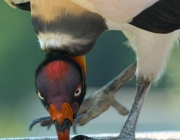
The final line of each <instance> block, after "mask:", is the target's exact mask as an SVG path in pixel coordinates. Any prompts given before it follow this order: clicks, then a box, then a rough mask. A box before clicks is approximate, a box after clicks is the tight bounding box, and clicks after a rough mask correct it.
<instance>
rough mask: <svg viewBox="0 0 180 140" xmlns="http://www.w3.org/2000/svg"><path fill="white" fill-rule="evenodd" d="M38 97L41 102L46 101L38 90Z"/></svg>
mask: <svg viewBox="0 0 180 140" xmlns="http://www.w3.org/2000/svg"><path fill="white" fill-rule="evenodd" d="M38 96H39V98H40V99H41V100H44V97H42V96H41V93H40V92H39V90H38Z"/></svg>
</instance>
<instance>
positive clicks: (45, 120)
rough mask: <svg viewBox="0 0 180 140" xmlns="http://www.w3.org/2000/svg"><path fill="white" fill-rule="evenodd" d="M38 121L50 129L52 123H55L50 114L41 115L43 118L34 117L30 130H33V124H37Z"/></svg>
mask: <svg viewBox="0 0 180 140" xmlns="http://www.w3.org/2000/svg"><path fill="white" fill-rule="evenodd" d="M37 123H40V125H41V126H43V127H46V126H47V129H48V130H49V128H50V127H51V125H52V124H53V122H52V120H51V118H50V117H49V116H47V117H41V118H36V119H34V120H33V121H32V122H31V123H30V125H29V131H31V130H32V128H33V126H34V125H36V124H37Z"/></svg>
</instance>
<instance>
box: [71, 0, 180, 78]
mask: <svg viewBox="0 0 180 140" xmlns="http://www.w3.org/2000/svg"><path fill="white" fill-rule="evenodd" d="M71 1H73V2H74V3H76V4H78V5H80V6H82V7H84V8H87V9H88V10H91V11H92V12H96V13H98V14H100V15H102V16H103V17H104V18H105V19H106V23H107V26H108V29H109V30H121V31H123V33H124V34H125V35H126V37H127V38H128V40H129V44H130V46H131V47H132V48H133V49H134V51H135V52H136V58H137V70H136V75H137V76H138V75H143V76H144V78H149V79H150V81H151V82H155V81H157V80H158V79H159V78H160V77H161V75H162V74H163V72H164V70H165V67H166V63H167V60H168V58H169V55H170V52H171V50H172V48H173V46H174V43H175V42H176V41H177V40H178V37H179V33H180V32H179V30H177V31H174V32H172V33H169V34H156V33H151V32H148V31H145V30H142V29H139V28H137V27H135V26H132V25H130V24H128V23H129V22H131V21H132V20H133V18H134V17H135V16H137V15H138V14H139V13H140V12H142V11H143V10H144V9H146V8H148V7H150V6H151V5H153V4H154V3H156V2H157V1H158V0H137V1H134V0H98V1H97V0H71Z"/></svg>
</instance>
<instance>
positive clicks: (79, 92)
mask: <svg viewBox="0 0 180 140" xmlns="http://www.w3.org/2000/svg"><path fill="white" fill-rule="evenodd" d="M80 94H81V88H80V87H79V88H77V89H76V91H75V93H74V96H75V97H78V96H79V95H80Z"/></svg>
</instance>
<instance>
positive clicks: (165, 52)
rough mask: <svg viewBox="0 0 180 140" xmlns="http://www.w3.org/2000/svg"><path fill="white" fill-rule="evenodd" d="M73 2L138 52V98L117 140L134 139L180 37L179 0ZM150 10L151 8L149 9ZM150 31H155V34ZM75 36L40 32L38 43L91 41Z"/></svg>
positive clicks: (14, 0) (19, 0)
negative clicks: (118, 32) (147, 99)
mask: <svg viewBox="0 0 180 140" xmlns="http://www.w3.org/2000/svg"><path fill="white" fill-rule="evenodd" d="M53 1H55V0H53ZM71 1H72V2H73V3H75V4H77V5H79V6H81V7H83V8H85V9H87V10H89V11H91V12H93V13H97V14H99V15H101V16H102V17H103V18H104V20H105V23H106V25H107V27H108V30H121V31H123V33H124V34H125V35H126V37H127V38H128V40H129V45H130V46H131V47H132V48H133V50H134V51H135V52H136V59H137V68H136V77H137V91H136V97H135V101H134V103H133V106H132V109H131V112H130V114H129V117H128V119H127V121H126V123H125V125H124V127H123V129H122V131H121V134H120V136H118V137H117V138H118V139H119V138H120V139H121V140H131V139H134V138H135V129H136V123H137V120H138V116H139V114H140V110H141V107H142V104H143V101H144V99H145V97H146V95H147V93H148V91H149V88H150V86H151V85H152V83H154V82H156V81H157V80H158V79H159V78H160V77H161V76H162V74H163V72H164V71H165V68H166V64H167V61H168V58H169V56H170V53H171V50H172V49H173V46H174V43H176V42H177V41H178V38H179V34H180V31H179V30H177V29H179V28H180V26H179V25H180V16H179V13H178V11H179V9H180V6H179V7H178V4H179V5H180V3H179V1H178V0H173V1H172V0H71ZM6 2H7V3H9V4H10V5H11V3H13V4H21V3H26V2H29V0H24V1H23V0H6ZM30 2H32V1H30ZM49 2H50V1H49ZM68 2H70V1H68ZM177 3H178V4H177ZM44 4H45V3H44ZM156 4H157V5H156ZM159 4H160V5H159ZM168 4H170V5H168ZM167 5H168V6H169V7H168V6H167ZM58 8H59V7H58ZM67 8H68V7H67ZM149 8H152V9H150V10H149ZM166 8H167V10H166ZM173 8H175V9H173ZM50 10H52V9H50ZM148 10H149V11H148ZM82 11H83V10H82ZM144 11H147V12H144ZM167 11H168V12H167ZM148 12H149V13H148ZM84 13H86V12H84ZM156 14H157V15H156ZM174 14H176V16H174V17H172V16H173V15H174ZM44 16H45V15H44ZM138 16H140V18H138V19H137V18H136V17H138ZM153 16H154V17H153ZM87 17H88V14H87ZM135 19H137V21H134V20H135ZM138 20H139V21H138ZM133 21H134V22H133ZM133 25H135V26H133ZM136 26H137V27H140V28H141V27H142V29H140V28H137V27H136ZM93 27H94V26H93ZM161 27H162V28H161ZM166 27H167V28H166ZM171 27H172V28H171ZM160 28H161V29H160ZM91 29H92V28H91ZM143 29H145V30H143ZM146 30H147V31H146ZM149 31H154V33H152V32H149ZM68 33H69V32H68ZM160 33H166V34H160ZM72 36H73V33H72V34H70V36H68V35H64V34H59V35H57V34H56V33H53V34H48V33H45V34H44V33H43V34H41V33H38V37H39V41H40V44H41V47H42V48H43V47H46V46H50V47H52V46H60V47H61V46H62V44H65V45H67V46H68V45H69V44H71V43H79V42H81V43H84V44H86V43H87V42H88V41H90V40H88V39H89V38H90V37H89V38H88V39H87V38H86V39H87V40H84V39H82V40H81V39H80V38H72ZM86 41H87V42H86ZM44 44H45V45H44ZM67 46H66V47H67ZM84 116H85V115H84Z"/></svg>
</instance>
